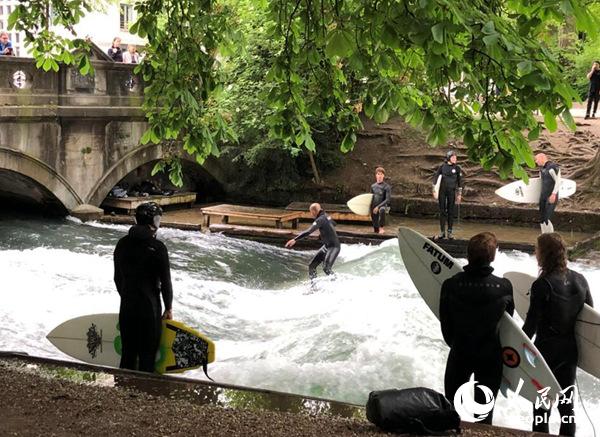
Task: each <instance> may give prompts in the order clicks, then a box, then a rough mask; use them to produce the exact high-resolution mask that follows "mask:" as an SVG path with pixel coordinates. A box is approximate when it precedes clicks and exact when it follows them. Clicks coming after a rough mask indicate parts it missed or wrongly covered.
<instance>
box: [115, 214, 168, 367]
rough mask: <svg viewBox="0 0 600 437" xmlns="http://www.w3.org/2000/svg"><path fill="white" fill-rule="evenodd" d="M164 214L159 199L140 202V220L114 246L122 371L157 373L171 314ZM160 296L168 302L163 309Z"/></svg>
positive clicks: (137, 217)
mask: <svg viewBox="0 0 600 437" xmlns="http://www.w3.org/2000/svg"><path fill="white" fill-rule="evenodd" d="M161 215H162V210H161V208H160V206H158V205H157V204H156V203H155V202H148V203H143V204H141V205H140V206H138V207H137V209H136V211H135V221H136V224H135V225H133V226H132V227H131V228H130V229H129V233H128V234H127V235H126V236H125V237H123V238H121V239H120V240H119V242H118V243H117V247H116V248H115V253H114V263H115V278H114V279H115V284H116V286H117V291H118V292H119V295H120V296H121V307H120V310H119V326H120V331H121V344H122V355H121V364H120V367H121V368H122V369H132V370H141V371H143V372H154V361H155V359H156V351H157V350H158V345H159V341H160V335H161V326H162V323H161V318H162V319H172V318H173V313H172V309H171V305H172V301H173V288H172V285H171V268H170V266H169V253H168V251H167V247H166V246H165V245H164V243H162V242H161V241H159V240H157V239H156V231H157V230H158V227H159V226H160V217H161ZM161 295H162V299H163V301H164V304H165V312H164V313H162V308H161V302H160V297H161ZM161 313H162V314H161ZM161 315H162V317H161ZM136 364H137V366H136Z"/></svg>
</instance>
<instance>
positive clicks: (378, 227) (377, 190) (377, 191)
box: [371, 167, 392, 234]
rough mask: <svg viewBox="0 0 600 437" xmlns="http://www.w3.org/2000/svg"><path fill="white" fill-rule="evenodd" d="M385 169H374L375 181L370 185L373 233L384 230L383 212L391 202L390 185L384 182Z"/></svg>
mask: <svg viewBox="0 0 600 437" xmlns="http://www.w3.org/2000/svg"><path fill="white" fill-rule="evenodd" d="M384 179H385V169H384V168H383V167H377V168H376V169H375V181H376V182H375V183H374V184H373V185H371V194H373V199H372V200H371V221H372V222H373V230H374V232H375V233H378V234H383V233H384V232H385V231H384V229H383V226H384V225H385V214H386V212H389V208H390V205H391V202H392V187H390V184H388V183H386V182H384V181H383V180H384Z"/></svg>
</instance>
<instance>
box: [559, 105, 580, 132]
mask: <svg viewBox="0 0 600 437" xmlns="http://www.w3.org/2000/svg"><path fill="white" fill-rule="evenodd" d="M560 117H561V119H562V121H563V122H564V123H565V124H566V125H567V127H568V128H569V129H571V130H572V131H575V130H577V125H576V124H575V120H573V116H572V115H571V111H570V110H569V108H565V109H564V110H563V112H562V113H561V114H560Z"/></svg>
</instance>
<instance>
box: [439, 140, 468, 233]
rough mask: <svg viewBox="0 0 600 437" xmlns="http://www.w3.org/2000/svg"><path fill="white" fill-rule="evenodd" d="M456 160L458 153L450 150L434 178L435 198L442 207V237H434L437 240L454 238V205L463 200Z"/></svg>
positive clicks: (459, 171) (460, 176)
mask: <svg viewBox="0 0 600 437" xmlns="http://www.w3.org/2000/svg"><path fill="white" fill-rule="evenodd" d="M456 159H457V158H456V152H455V151H454V150H449V151H448V153H446V158H445V159H444V163H443V164H442V165H441V166H440V168H438V171H437V172H436V173H435V176H434V177H433V197H434V199H437V200H438V203H439V207H440V230H441V232H440V235H439V236H437V237H434V238H435V239H440V238H446V236H447V237H448V238H449V239H453V238H454V236H453V235H452V224H453V221H454V204H455V203H460V202H461V200H462V173H461V169H460V166H459V165H458V164H457V163H456ZM438 183H439V184H438ZM438 187H439V190H438ZM446 223H448V234H446Z"/></svg>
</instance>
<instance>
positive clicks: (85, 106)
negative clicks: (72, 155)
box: [0, 56, 144, 120]
mask: <svg viewBox="0 0 600 437" xmlns="http://www.w3.org/2000/svg"><path fill="white" fill-rule="evenodd" d="M91 62H92V65H93V67H94V70H95V74H94V75H88V76H83V75H81V74H80V73H79V71H78V70H77V69H76V68H72V67H69V66H65V65H61V66H60V68H59V71H58V72H55V71H52V70H51V71H48V72H45V71H43V70H41V69H38V68H36V66H35V60H33V59H30V58H17V57H12V56H2V57H0V118H4V119H23V118H40V117H41V118H44V117H76V118H98V117H110V118H113V119H119V118H128V119H132V118H137V119H139V120H142V119H143V111H142V109H141V105H142V101H143V93H144V89H143V82H142V81H141V79H140V77H139V76H137V75H135V74H134V73H133V70H134V68H135V65H133V64H121V63H114V62H106V61H94V60H93V61H91Z"/></svg>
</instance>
